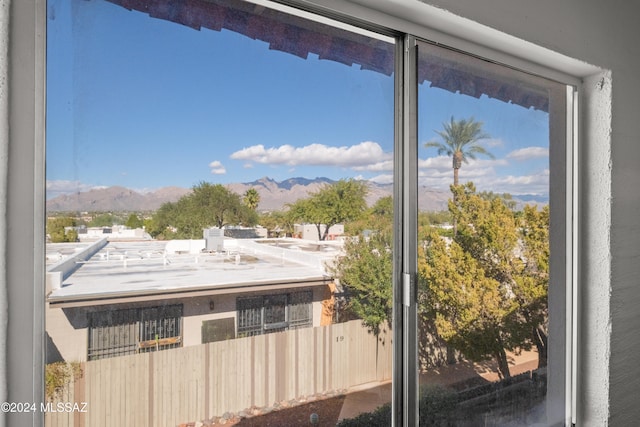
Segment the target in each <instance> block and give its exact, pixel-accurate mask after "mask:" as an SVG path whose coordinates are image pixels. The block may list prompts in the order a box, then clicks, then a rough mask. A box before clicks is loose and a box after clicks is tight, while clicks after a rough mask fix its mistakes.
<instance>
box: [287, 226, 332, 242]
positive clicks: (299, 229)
mask: <svg viewBox="0 0 640 427" xmlns="http://www.w3.org/2000/svg"><path fill="white" fill-rule="evenodd" d="M324 230H325V226H324V225H321V226H320V232H321V233H324ZM343 234H344V225H343V224H336V225H333V226H331V227H330V228H329V234H328V237H327V238H328V239H329V240H333V239H334V238H335V237H336V236H342V235H343ZM294 235H295V236H296V237H298V238H300V239H302V240H318V227H316V226H315V224H296V225H295V226H294Z"/></svg>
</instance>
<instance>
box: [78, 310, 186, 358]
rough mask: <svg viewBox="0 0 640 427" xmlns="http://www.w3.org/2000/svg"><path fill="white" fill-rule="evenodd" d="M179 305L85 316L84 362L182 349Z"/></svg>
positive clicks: (96, 313) (100, 312) (113, 311)
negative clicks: (87, 322)
mask: <svg viewBox="0 0 640 427" xmlns="http://www.w3.org/2000/svg"><path fill="white" fill-rule="evenodd" d="M181 325H182V305H170V306H163V307H151V308H131V309H124V310H104V311H99V312H95V313H91V314H90V315H89V345H88V354H87V358H88V360H97V359H104V358H108V357H115V356H124V355H127V354H136V353H143V352H149V351H156V350H164V349H167V348H174V347H180V346H181V345H182V327H181Z"/></svg>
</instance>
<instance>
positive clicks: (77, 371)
mask: <svg viewBox="0 0 640 427" xmlns="http://www.w3.org/2000/svg"><path fill="white" fill-rule="evenodd" d="M77 378H82V366H81V365H80V363H79V362H55V363H49V364H48V365H46V367H45V374H44V384H45V390H44V391H45V397H46V399H47V400H53V399H54V398H56V397H57V395H58V393H60V391H61V390H62V389H63V388H64V387H65V386H66V385H67V384H69V383H71V382H73V381H75V380H76V379H77Z"/></svg>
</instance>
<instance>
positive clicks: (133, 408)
mask: <svg viewBox="0 0 640 427" xmlns="http://www.w3.org/2000/svg"><path fill="white" fill-rule="evenodd" d="M83 368H84V375H83V378H81V379H78V380H77V381H81V382H82V383H78V384H76V385H75V386H74V384H73V383H72V384H70V385H69V386H68V387H66V388H65V389H64V390H62V392H61V394H60V396H59V397H58V399H57V400H54V402H52V404H53V405H55V404H56V403H57V402H78V403H79V402H80V401H86V402H87V403H88V413H86V414H81V415H78V414H75V415H74V414H68V413H64V412H59V413H47V414H46V415H45V425H46V426H47V427H58V426H60V427H80V426H81V425H86V426H91V427H112V426H114V425H122V426H136V427H137V426H156V425H169V426H172V425H178V424H180V423H185V422H190V421H200V420H203V419H205V418H210V417H212V416H221V415H223V414H224V413H225V412H238V411H241V410H244V409H247V408H250V407H252V406H258V407H260V406H268V405H272V404H274V403H276V402H279V401H284V400H291V399H294V398H297V397H302V396H308V395H312V394H315V393H322V392H326V391H330V390H337V389H346V388H349V387H351V386H355V385H358V384H362V383H366V382H372V381H383V380H389V379H390V378H391V332H390V331H386V330H383V331H382V332H381V333H380V336H379V339H378V340H377V341H376V337H375V336H374V335H372V334H369V333H368V332H367V330H366V328H364V327H363V326H362V323H361V322H360V321H351V322H347V323H341V324H334V325H329V326H321V327H317V328H305V329H296V330H291V331H286V332H277V333H272V334H267V335H260V336H255V337H245V338H238V339H234V340H227V341H219V342H214V343H209V344H204V345H201V346H191V347H184V348H176V349H170V350H163V351H158V352H151V353H143V354H135V355H128V356H121V357H115V358H110V359H100V360H94V361H90V362H86V363H84V364H83ZM207 387H208V388H207ZM78 390H82V391H78ZM79 399H80V400H79Z"/></svg>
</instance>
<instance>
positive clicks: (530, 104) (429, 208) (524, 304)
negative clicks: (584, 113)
mask: <svg viewBox="0 0 640 427" xmlns="http://www.w3.org/2000/svg"><path fill="white" fill-rule="evenodd" d="M417 74H418V81H419V89H418V111H419V114H418V144H419V146H418V150H419V151H418V184H419V185H418V242H417V245H418V283H419V285H418V325H419V332H418V340H419V343H418V352H419V366H418V374H419V378H420V380H419V382H420V422H421V425H434V423H435V424H437V425H511V426H516V425H522V426H525V425H531V424H533V423H542V424H545V425H547V424H548V423H549V424H553V423H554V422H557V421H558V420H557V419H553V416H555V415H549V416H548V415H547V404H546V396H547V389H548V383H550V382H552V381H556V382H558V381H560V382H561V381H563V378H562V376H561V375H558V378H555V379H553V380H550V378H549V376H548V372H549V371H548V366H549V355H550V354H552V353H551V352H550V350H549V347H552V346H556V348H559V347H561V348H563V346H564V343H563V339H564V337H563V336H554V337H552V339H550V337H549V330H550V323H554V324H555V325H556V327H558V325H562V322H563V321H564V320H563V319H564V313H563V312H562V311H561V310H560V311H555V312H553V311H550V310H549V305H550V303H551V301H550V297H549V296H550V294H551V293H550V289H551V288H553V287H560V289H562V288H563V286H564V280H565V278H564V277H559V276H558V275H555V276H554V275H551V274H550V269H549V266H550V259H551V256H552V255H553V256H558V257H560V258H561V257H563V256H564V250H562V247H561V246H558V245H556V246H555V247H552V246H551V245H550V238H549V236H550V235H551V234H552V233H553V232H554V229H553V228H552V227H551V224H550V222H551V221H550V218H554V215H555V218H556V220H558V219H559V221H557V222H555V223H554V224H553V225H554V226H555V227H556V228H555V232H556V233H557V235H559V236H563V235H564V228H563V227H564V226H563V225H562V223H563V221H564V219H563V215H564V210H563V208H562V207H560V206H558V205H554V206H552V205H551V203H550V200H552V198H553V197H552V193H555V195H556V196H557V195H559V194H563V193H564V191H565V187H564V185H565V182H566V178H564V176H562V173H560V174H558V173H557V172H556V174H555V175H551V174H550V152H553V150H555V153H558V151H560V152H562V151H564V147H565V138H566V133H565V131H564V129H565V128H564V126H565V125H564V124H563V121H564V120H565V119H566V116H565V115H564V114H563V113H562V112H563V111H564V109H565V106H566V100H565V98H564V94H565V93H566V88H565V86H563V85H561V84H558V83H555V82H551V81H548V80H544V79H542V78H538V77H534V76H531V75H528V74H525V73H522V72H518V71H515V70H512V69H508V68H506V67H504V66H500V65H497V64H494V63H491V62H488V61H483V60H481V59H478V58H475V57H471V56H468V55H464V54H462V53H459V52H455V51H452V50H448V49H445V48H442V47H437V46H434V45H430V44H427V43H420V44H419V46H418V71H417ZM551 112H553V113H554V115H553V116H552V115H551V114H550V113H551ZM550 176H551V177H553V178H555V179H556V181H554V182H551V179H550ZM558 178H559V179H558ZM554 187H555V188H554ZM556 200H558V199H557V197H556ZM555 209H558V211H557V212H556V211H555ZM558 213H559V215H558ZM561 239H562V237H561ZM556 250H557V254H558V255H556V252H552V251H556ZM561 293H562V292H561ZM556 295H557V291H556ZM557 303H558V302H557V301H556V304H557ZM556 330H561V328H559V329H556ZM553 354H554V357H556V356H558V355H560V360H554V361H553V363H555V366H558V365H560V364H562V363H564V357H562V353H561V352H560V353H558V352H557V351H556V352H555V353H553ZM554 398H560V399H561V398H562V397H561V396H554ZM435 402H438V403H437V404H436V403H435ZM556 404H557V402H556ZM438 423H440V424H438ZM447 423H448V424H447Z"/></svg>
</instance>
